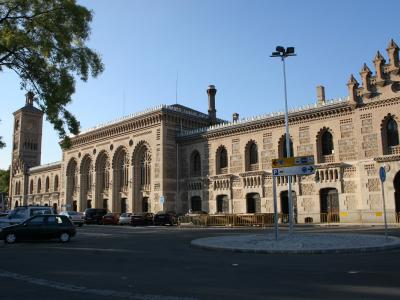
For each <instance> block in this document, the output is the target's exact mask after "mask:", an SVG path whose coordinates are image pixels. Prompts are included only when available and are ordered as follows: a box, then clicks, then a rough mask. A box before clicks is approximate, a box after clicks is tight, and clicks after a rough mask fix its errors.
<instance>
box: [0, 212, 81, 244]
mask: <svg viewBox="0 0 400 300" xmlns="http://www.w3.org/2000/svg"><path fill="white" fill-rule="evenodd" d="M75 234H76V229H75V226H74V224H72V222H71V221H70V219H69V218H68V217H67V216H63V215H36V216H33V217H31V218H29V219H28V220H25V221H24V222H22V223H20V224H18V225H12V226H8V227H4V228H1V229H0V239H1V240H4V241H5V242H6V243H10V244H11V243H14V242H15V241H20V240H21V241H22V240H36V239H55V238H58V239H59V240H60V241H61V242H63V243H65V242H68V241H69V240H70V238H71V237H73V236H74V235H75Z"/></svg>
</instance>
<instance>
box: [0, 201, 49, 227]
mask: <svg viewBox="0 0 400 300" xmlns="http://www.w3.org/2000/svg"><path fill="white" fill-rule="evenodd" d="M35 215H54V212H53V209H52V208H51V207H50V206H36V205H32V206H18V207H16V208H15V209H14V210H13V211H12V212H11V213H10V214H9V215H8V216H6V217H3V218H0V228H1V227H6V226H10V225H14V224H19V223H22V222H23V221H25V220H27V219H29V218H30V217H33V216H35Z"/></svg>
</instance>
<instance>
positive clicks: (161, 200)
mask: <svg viewBox="0 0 400 300" xmlns="http://www.w3.org/2000/svg"><path fill="white" fill-rule="evenodd" d="M164 202H165V197H164V196H160V204H161V205H162V204H164Z"/></svg>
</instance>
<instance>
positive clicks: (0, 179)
mask: <svg viewBox="0 0 400 300" xmlns="http://www.w3.org/2000/svg"><path fill="white" fill-rule="evenodd" d="M9 186H10V170H1V169H0V193H5V194H8V187H9Z"/></svg>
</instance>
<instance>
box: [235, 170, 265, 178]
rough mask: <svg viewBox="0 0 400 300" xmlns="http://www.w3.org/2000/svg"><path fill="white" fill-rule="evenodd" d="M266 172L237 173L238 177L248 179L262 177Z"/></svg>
mask: <svg viewBox="0 0 400 300" xmlns="http://www.w3.org/2000/svg"><path fill="white" fill-rule="evenodd" d="M266 174H267V172H265V171H247V172H244V173H239V176H240V177H248V176H263V175H266Z"/></svg>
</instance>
